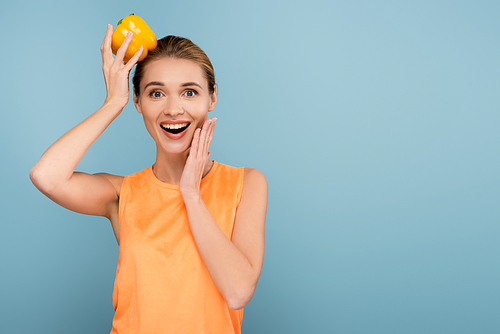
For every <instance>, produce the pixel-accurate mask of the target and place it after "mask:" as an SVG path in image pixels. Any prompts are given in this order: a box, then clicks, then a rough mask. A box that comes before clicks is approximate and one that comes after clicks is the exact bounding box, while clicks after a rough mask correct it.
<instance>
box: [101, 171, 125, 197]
mask: <svg viewBox="0 0 500 334" xmlns="http://www.w3.org/2000/svg"><path fill="white" fill-rule="evenodd" d="M94 175H95V176H98V177H101V178H103V179H105V180H107V181H108V182H109V183H111V185H112V186H113V188H114V189H115V192H116V195H117V196H120V190H121V188H122V183H123V178H124V176H120V175H113V174H108V173H96V174H94Z"/></svg>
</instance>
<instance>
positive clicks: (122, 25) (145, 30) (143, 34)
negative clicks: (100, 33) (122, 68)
mask: <svg viewBox="0 0 500 334" xmlns="http://www.w3.org/2000/svg"><path fill="white" fill-rule="evenodd" d="M129 31H132V32H133V33H134V36H133V38H132V41H131V42H130V44H129V46H128V48H127V51H126V52H125V56H124V58H123V60H124V61H125V62H128V61H129V60H130V58H132V57H133V56H134V54H135V53H136V52H137V50H139V48H140V47H141V45H142V46H143V47H144V51H143V52H142V55H141V56H140V57H139V61H140V60H143V59H144V58H146V56H147V55H148V51H149V50H152V49H154V48H156V36H155V34H154V33H153V31H152V30H151V28H149V26H148V25H147V24H146V22H145V21H144V20H143V19H142V18H140V17H139V16H137V15H134V14H130V15H129V16H126V17H124V18H123V19H121V20H120V21H119V22H118V25H117V26H116V28H115V31H114V32H113V37H112V39H111V49H112V50H113V53H114V54H115V55H116V53H117V52H118V49H119V48H120V46H121V45H122V43H123V41H124V40H125V37H127V33H128V32H129Z"/></svg>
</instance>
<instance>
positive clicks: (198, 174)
mask: <svg viewBox="0 0 500 334" xmlns="http://www.w3.org/2000/svg"><path fill="white" fill-rule="evenodd" d="M216 120H217V118H215V117H212V118H210V119H207V120H206V121H205V123H204V124H203V127H202V128H201V129H200V128H198V129H196V130H195V132H194V136H193V141H192V143H191V150H190V151H189V156H188V158H187V161H186V165H185V166H184V171H183V173H182V177H181V181H180V183H179V190H180V192H181V194H182V196H183V197H184V198H185V197H186V196H191V195H199V194H200V185H201V179H202V177H203V174H204V172H205V166H206V165H207V162H208V158H209V157H210V152H209V149H210V144H211V143H212V137H213V133H214V127H215V121H216Z"/></svg>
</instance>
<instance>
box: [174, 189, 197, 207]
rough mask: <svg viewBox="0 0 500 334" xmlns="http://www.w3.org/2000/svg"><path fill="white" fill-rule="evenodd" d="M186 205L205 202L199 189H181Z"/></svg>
mask: <svg viewBox="0 0 500 334" xmlns="http://www.w3.org/2000/svg"><path fill="white" fill-rule="evenodd" d="M179 190H180V192H181V196H182V199H183V200H184V203H185V204H188V203H189V204H191V203H199V202H200V201H203V200H202V198H201V193H200V190H199V189H179Z"/></svg>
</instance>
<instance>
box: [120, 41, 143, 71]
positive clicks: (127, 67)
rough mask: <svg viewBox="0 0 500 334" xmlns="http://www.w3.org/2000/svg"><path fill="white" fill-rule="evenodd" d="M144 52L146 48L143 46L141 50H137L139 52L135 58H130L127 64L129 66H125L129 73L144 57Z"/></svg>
mask: <svg viewBox="0 0 500 334" xmlns="http://www.w3.org/2000/svg"><path fill="white" fill-rule="evenodd" d="M143 52H144V47H143V46H142V45H141V46H140V47H139V50H137V52H136V53H135V54H134V56H133V57H132V58H130V60H129V61H128V62H127V64H126V65H125V67H124V68H125V69H126V70H127V71H130V70H131V69H132V67H134V65H135V64H136V63H137V61H138V60H139V57H140V56H141V55H142V53H143Z"/></svg>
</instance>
